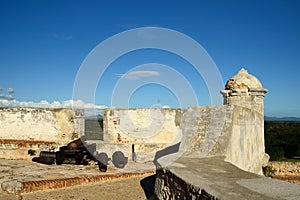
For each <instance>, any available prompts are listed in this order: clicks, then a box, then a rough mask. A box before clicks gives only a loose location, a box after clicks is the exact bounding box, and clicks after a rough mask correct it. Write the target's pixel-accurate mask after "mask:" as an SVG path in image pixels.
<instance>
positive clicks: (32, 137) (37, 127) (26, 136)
mask: <svg viewBox="0 0 300 200" xmlns="http://www.w3.org/2000/svg"><path fill="white" fill-rule="evenodd" d="M0 121H1V123H0V158H8V159H29V158H30V157H29V156H28V155H27V150H29V149H32V150H36V151H39V150H41V149H42V150H57V148H58V146H59V145H64V144H66V143H68V142H69V141H70V140H73V139H75V138H77V137H79V136H80V135H83V134H84V117H83V110H73V109H69V108H53V109H50V108H0Z"/></svg>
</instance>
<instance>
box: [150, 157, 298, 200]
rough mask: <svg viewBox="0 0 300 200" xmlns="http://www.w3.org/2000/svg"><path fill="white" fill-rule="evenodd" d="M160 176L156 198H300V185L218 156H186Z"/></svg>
mask: <svg viewBox="0 0 300 200" xmlns="http://www.w3.org/2000/svg"><path fill="white" fill-rule="evenodd" d="M168 157H169V156H166V157H164V158H162V159H166V160H167V159H168ZM160 161H161V160H158V165H159V164H160ZM156 175H157V177H156V182H155V197H156V199H166V200H167V199H223V200H240V199H256V200H265V199H272V200H273V199H274V200H275V199H290V200H292V199H299V196H300V185H296V184H292V183H288V182H284V181H279V180H275V179H270V178H267V177H264V176H260V175H257V174H254V173H249V172H246V171H243V170H241V169H239V168H237V167H236V166H234V165H233V164H231V163H229V162H225V161H224V157H218V156H213V157H206V158H191V157H189V156H183V157H180V158H179V159H177V160H176V161H175V162H173V163H172V164H170V165H168V166H166V167H163V168H159V169H158V170H157V174H156Z"/></svg>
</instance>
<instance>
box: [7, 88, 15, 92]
mask: <svg viewBox="0 0 300 200" xmlns="http://www.w3.org/2000/svg"><path fill="white" fill-rule="evenodd" d="M14 92H15V91H14V89H13V88H8V89H7V93H14Z"/></svg>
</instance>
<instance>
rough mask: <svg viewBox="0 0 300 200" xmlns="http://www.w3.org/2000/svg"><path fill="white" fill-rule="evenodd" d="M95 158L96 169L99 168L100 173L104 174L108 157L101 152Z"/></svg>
mask: <svg viewBox="0 0 300 200" xmlns="http://www.w3.org/2000/svg"><path fill="white" fill-rule="evenodd" d="M96 157H97V160H98V167H99V170H100V172H106V171H107V163H108V160H109V158H108V155H107V154H106V153H104V152H101V153H100V154H98V155H97V156H96Z"/></svg>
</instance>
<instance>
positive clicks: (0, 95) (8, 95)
mask: <svg viewBox="0 0 300 200" xmlns="http://www.w3.org/2000/svg"><path fill="white" fill-rule="evenodd" d="M0 99H8V100H11V99H14V98H13V96H11V95H10V94H0Z"/></svg>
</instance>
